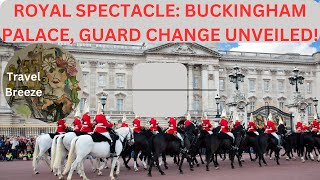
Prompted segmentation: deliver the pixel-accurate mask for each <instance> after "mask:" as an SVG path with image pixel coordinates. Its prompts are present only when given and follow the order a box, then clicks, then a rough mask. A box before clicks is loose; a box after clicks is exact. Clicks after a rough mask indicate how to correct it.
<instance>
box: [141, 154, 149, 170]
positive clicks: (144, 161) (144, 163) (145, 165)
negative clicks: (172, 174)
mask: <svg viewBox="0 0 320 180" xmlns="http://www.w3.org/2000/svg"><path fill="white" fill-rule="evenodd" d="M146 154H147V153H146ZM142 164H143V168H144V169H145V170H147V169H148V165H147V156H146V155H145V156H144V157H143V161H142Z"/></svg>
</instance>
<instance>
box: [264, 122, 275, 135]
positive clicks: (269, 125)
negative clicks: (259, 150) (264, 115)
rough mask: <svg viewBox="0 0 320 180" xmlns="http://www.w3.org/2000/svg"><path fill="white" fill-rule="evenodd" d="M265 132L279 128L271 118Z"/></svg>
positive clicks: (268, 132)
mask: <svg viewBox="0 0 320 180" xmlns="http://www.w3.org/2000/svg"><path fill="white" fill-rule="evenodd" d="M265 132H266V133H267V134H270V133H274V132H277V128H276V126H275V124H274V122H273V121H270V120H269V121H267V128H266V130H265Z"/></svg>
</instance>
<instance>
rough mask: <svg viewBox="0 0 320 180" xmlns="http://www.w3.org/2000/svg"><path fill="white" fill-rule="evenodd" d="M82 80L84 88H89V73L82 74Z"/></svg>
mask: <svg viewBox="0 0 320 180" xmlns="http://www.w3.org/2000/svg"><path fill="white" fill-rule="evenodd" d="M82 78H83V86H84V87H87V86H88V82H89V79H88V73H83V74H82Z"/></svg>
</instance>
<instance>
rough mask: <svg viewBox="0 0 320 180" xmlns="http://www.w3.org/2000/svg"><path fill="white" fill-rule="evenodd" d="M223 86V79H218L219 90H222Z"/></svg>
mask: <svg viewBox="0 0 320 180" xmlns="http://www.w3.org/2000/svg"><path fill="white" fill-rule="evenodd" d="M224 88H225V83H224V79H220V80H219V90H220V91H224Z"/></svg>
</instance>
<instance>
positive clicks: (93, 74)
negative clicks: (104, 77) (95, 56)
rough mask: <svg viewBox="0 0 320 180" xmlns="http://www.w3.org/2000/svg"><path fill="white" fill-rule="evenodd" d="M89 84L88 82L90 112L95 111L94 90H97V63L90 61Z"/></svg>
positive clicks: (95, 99)
mask: <svg viewBox="0 0 320 180" xmlns="http://www.w3.org/2000/svg"><path fill="white" fill-rule="evenodd" d="M89 63H90V74H89V76H90V77H89V78H90V82H89V92H90V95H89V105H90V110H96V109H97V101H98V99H97V97H96V88H97V79H98V78H97V64H98V62H97V61H90V62H89Z"/></svg>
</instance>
